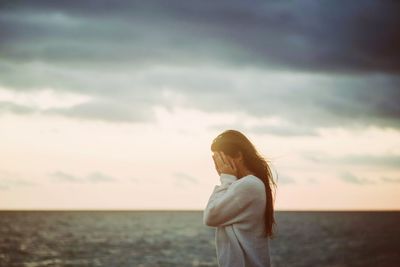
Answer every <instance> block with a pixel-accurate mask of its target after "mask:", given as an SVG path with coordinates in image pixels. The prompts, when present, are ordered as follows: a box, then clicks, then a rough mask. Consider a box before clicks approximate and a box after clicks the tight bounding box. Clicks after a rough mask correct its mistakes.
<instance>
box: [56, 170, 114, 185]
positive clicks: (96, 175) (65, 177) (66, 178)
mask: <svg viewBox="0 0 400 267" xmlns="http://www.w3.org/2000/svg"><path fill="white" fill-rule="evenodd" d="M50 176H51V177H52V180H53V181H56V182H66V183H103V182H106V183H107V182H115V181H116V179H115V178H113V177H112V176H109V175H107V174H104V173H101V172H97V171H95V172H92V173H89V174H88V175H87V176H76V175H73V174H70V173H66V172H62V171H56V172H53V173H50Z"/></svg>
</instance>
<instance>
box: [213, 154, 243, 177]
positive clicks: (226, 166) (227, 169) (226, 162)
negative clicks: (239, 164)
mask: <svg viewBox="0 0 400 267" xmlns="http://www.w3.org/2000/svg"><path fill="white" fill-rule="evenodd" d="M212 157H213V160H214V164H215V169H216V170H217V172H218V175H221V173H226V174H231V175H234V176H236V177H237V168H236V165H235V162H234V161H233V159H232V158H231V157H229V156H226V155H225V154H224V152H222V151H221V152H217V151H216V152H214V154H213V156H212Z"/></svg>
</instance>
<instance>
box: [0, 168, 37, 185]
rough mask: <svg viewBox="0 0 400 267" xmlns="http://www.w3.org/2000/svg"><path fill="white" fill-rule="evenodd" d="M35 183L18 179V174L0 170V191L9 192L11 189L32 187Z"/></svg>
mask: <svg viewBox="0 0 400 267" xmlns="http://www.w3.org/2000/svg"><path fill="white" fill-rule="evenodd" d="M35 185H37V183H35V182H32V181H29V180H26V179H23V178H20V174H18V173H14V172H9V171H6V170H0V190H9V189H13V188H21V187H32V186H35Z"/></svg>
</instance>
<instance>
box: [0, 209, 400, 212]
mask: <svg viewBox="0 0 400 267" xmlns="http://www.w3.org/2000/svg"><path fill="white" fill-rule="evenodd" d="M4 211H65V212H68V211H87V212H90V211H105V212H106V211H107V212H121V211H130V212H137V211H139V212H166V211H181V212H191V211H196V212H199V211H204V209H0V212H4ZM275 212H400V209H277V210H275Z"/></svg>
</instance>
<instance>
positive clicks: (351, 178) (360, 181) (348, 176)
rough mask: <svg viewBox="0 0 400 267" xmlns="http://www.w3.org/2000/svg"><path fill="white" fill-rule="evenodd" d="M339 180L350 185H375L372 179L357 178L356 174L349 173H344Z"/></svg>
mask: <svg viewBox="0 0 400 267" xmlns="http://www.w3.org/2000/svg"><path fill="white" fill-rule="evenodd" d="M339 178H340V179H341V180H342V181H345V182H346V183H350V184H357V185H366V184H373V183H374V182H373V181H372V180H370V179H366V178H360V177H357V176H355V175H354V174H352V173H351V172H349V171H345V172H342V173H341V174H340V175H339Z"/></svg>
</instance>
